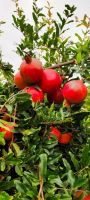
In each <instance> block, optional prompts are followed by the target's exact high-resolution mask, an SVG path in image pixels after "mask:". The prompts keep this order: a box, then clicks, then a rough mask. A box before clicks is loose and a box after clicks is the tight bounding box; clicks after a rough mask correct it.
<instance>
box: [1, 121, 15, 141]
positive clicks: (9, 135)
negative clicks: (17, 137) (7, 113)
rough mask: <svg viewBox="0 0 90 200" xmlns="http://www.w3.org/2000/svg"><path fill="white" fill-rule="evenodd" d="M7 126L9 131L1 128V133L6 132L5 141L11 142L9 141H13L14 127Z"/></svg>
mask: <svg viewBox="0 0 90 200" xmlns="http://www.w3.org/2000/svg"><path fill="white" fill-rule="evenodd" d="M5 126H6V128H8V130H7V129H5V128H0V132H4V133H5V135H4V139H5V140H7V141H9V140H11V139H12V136H13V129H14V127H13V126H9V125H7V124H5Z"/></svg>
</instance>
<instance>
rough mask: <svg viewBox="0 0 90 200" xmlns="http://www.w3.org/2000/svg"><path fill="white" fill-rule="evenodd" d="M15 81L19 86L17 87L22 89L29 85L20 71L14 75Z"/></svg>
mask: <svg viewBox="0 0 90 200" xmlns="http://www.w3.org/2000/svg"><path fill="white" fill-rule="evenodd" d="M14 83H15V85H16V86H17V88H19V89H21V90H22V89H24V88H25V87H26V86H27V84H26V83H25V82H24V80H23V78H22V76H21V74H20V72H19V71H18V72H17V73H16V74H15V76H14Z"/></svg>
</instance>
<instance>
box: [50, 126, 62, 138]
mask: <svg viewBox="0 0 90 200" xmlns="http://www.w3.org/2000/svg"><path fill="white" fill-rule="evenodd" d="M50 128H51V131H50V132H49V135H50V134H52V135H55V137H56V138H57V140H58V141H59V139H60V137H61V133H60V131H59V130H58V128H57V127H54V126H51V127H50ZM49 139H50V136H49Z"/></svg>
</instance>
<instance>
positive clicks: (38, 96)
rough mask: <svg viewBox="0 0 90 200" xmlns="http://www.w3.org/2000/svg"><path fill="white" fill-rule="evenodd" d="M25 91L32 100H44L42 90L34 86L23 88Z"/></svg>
mask: <svg viewBox="0 0 90 200" xmlns="http://www.w3.org/2000/svg"><path fill="white" fill-rule="evenodd" d="M24 91H25V92H26V93H28V94H30V95H31V97H32V100H33V102H35V103H36V102H38V101H40V102H43V101H44V94H43V92H42V90H41V89H40V90H38V89H36V88H34V87H29V88H25V90H24Z"/></svg>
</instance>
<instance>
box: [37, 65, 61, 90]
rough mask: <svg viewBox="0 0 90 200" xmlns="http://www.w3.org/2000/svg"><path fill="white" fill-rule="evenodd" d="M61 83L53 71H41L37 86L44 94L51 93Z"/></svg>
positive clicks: (58, 76)
mask: <svg viewBox="0 0 90 200" xmlns="http://www.w3.org/2000/svg"><path fill="white" fill-rule="evenodd" d="M61 83H62V79H61V77H60V75H59V74H58V73H57V72H56V71H55V70H53V69H45V70H43V74H42V79H41V82H40V84H39V86H40V88H41V89H42V90H43V92H45V93H53V92H54V91H55V90H57V89H58V88H59V87H60V86H61Z"/></svg>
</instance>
